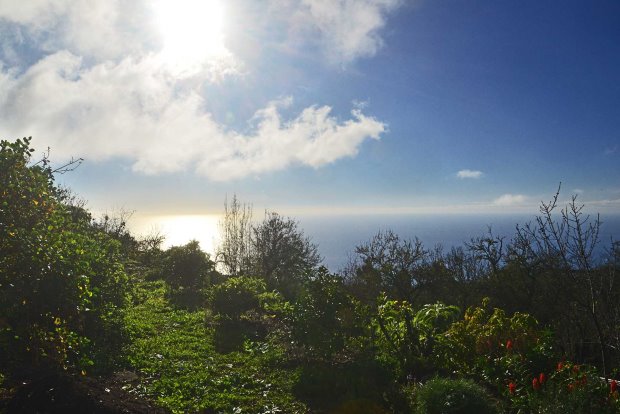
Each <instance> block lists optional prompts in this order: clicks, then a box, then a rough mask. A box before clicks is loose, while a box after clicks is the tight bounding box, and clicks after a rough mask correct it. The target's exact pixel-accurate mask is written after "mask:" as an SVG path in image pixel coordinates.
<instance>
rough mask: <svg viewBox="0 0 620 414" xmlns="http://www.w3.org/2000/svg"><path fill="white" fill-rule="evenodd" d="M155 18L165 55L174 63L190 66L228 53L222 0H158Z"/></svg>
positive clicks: (181, 66) (168, 60)
mask: <svg viewBox="0 0 620 414" xmlns="http://www.w3.org/2000/svg"><path fill="white" fill-rule="evenodd" d="M155 18H156V24H157V28H158V30H159V32H160V35H161V38H162V45H163V48H162V52H161V54H162V57H163V58H164V60H165V61H166V62H168V63H169V64H171V65H173V66H177V67H179V68H190V67H192V66H197V65H200V64H201V63H203V62H204V61H206V60H208V59H212V58H218V57H223V56H225V55H226V54H227V53H228V50H227V49H226V47H225V46H224V21H225V10H224V6H223V4H222V2H221V1H220V0H156V2H155Z"/></svg>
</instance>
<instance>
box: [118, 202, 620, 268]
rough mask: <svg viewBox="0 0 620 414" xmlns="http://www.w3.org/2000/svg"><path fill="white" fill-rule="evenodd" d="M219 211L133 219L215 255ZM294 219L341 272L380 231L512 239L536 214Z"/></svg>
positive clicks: (427, 241) (619, 229)
mask: <svg viewBox="0 0 620 414" xmlns="http://www.w3.org/2000/svg"><path fill="white" fill-rule="evenodd" d="M220 218H221V216H219V215H178V216H172V215H167V216H152V215H147V216H141V215H139V214H136V216H134V217H133V218H132V219H131V220H130V228H131V230H132V231H134V232H135V233H136V234H148V233H152V232H160V233H161V234H164V235H166V241H165V243H164V247H169V246H173V245H181V244H185V243H187V242H188V241H190V240H192V239H196V240H198V241H199V242H200V245H201V248H202V249H203V250H204V251H206V252H208V253H209V254H211V256H212V257H214V252H215V249H216V246H217V245H218V242H219V234H218V233H219V226H218V221H219V220H220ZM293 219H295V220H297V221H298V222H299V228H300V229H301V230H303V232H304V234H305V235H307V236H309V237H310V239H311V240H312V241H313V242H314V243H315V244H317V245H318V247H319V253H320V254H321V256H322V257H323V264H324V265H325V266H326V267H327V268H328V269H329V270H330V271H332V272H338V271H339V270H341V269H342V268H343V267H345V266H346V264H347V263H348V262H349V260H350V257H351V256H352V255H353V253H354V252H355V247H356V246H358V245H360V244H362V243H364V242H367V241H369V240H370V239H371V238H372V237H373V236H374V235H376V234H377V233H378V232H379V231H385V230H392V231H393V232H394V233H396V234H398V235H399V236H400V237H401V238H403V239H414V238H415V237H417V238H418V239H420V240H421V241H422V243H423V244H424V246H425V247H426V248H427V249H431V248H433V247H434V246H436V245H438V244H441V245H442V246H443V247H444V249H445V250H449V249H450V248H452V247H457V246H462V245H463V244H464V243H465V242H468V241H470V240H471V239H472V238H473V237H479V236H484V235H486V234H487V232H488V229H489V228H491V229H492V231H493V234H494V235H496V236H504V237H506V240H510V239H511V238H512V237H513V236H514V235H515V229H516V225H517V224H521V225H523V224H526V223H528V222H531V221H533V220H534V216H532V215H529V216H527V215H509V214H468V215H456V214H441V215H429V214H406V215H379V214H374V215H361V214H351V215H328V214H321V215H299V216H294V217H293ZM601 222H602V225H601V232H600V235H599V236H600V240H601V244H600V245H599V249H598V252H599V253H602V252H604V249H605V248H608V247H609V246H610V241H611V239H612V238H613V239H614V240H620V215H607V216H601Z"/></svg>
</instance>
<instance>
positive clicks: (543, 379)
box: [538, 372, 547, 385]
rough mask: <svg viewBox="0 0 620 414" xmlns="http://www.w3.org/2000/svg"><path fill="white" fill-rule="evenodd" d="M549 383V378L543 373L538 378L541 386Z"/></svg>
mask: <svg viewBox="0 0 620 414" xmlns="http://www.w3.org/2000/svg"><path fill="white" fill-rule="evenodd" d="M546 381H547V376H546V375H545V373H544V372H541V373H540V375H539V376H538V382H540V384H541V385H542V384H544V383H545V382H546Z"/></svg>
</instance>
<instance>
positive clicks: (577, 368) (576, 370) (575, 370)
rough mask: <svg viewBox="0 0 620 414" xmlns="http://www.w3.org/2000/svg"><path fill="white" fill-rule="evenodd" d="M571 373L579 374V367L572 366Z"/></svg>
mask: <svg viewBox="0 0 620 414" xmlns="http://www.w3.org/2000/svg"><path fill="white" fill-rule="evenodd" d="M573 372H574V373H575V374H576V373H578V372H579V365H573Z"/></svg>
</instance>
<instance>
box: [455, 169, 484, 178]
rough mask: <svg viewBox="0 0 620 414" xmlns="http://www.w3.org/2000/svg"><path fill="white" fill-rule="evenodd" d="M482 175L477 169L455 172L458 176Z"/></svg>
mask: <svg viewBox="0 0 620 414" xmlns="http://www.w3.org/2000/svg"><path fill="white" fill-rule="evenodd" d="M482 175H483V173H482V171H477V170H461V171H459V172H457V173H456V176H457V177H458V178H461V179H464V178H481V177H482Z"/></svg>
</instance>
